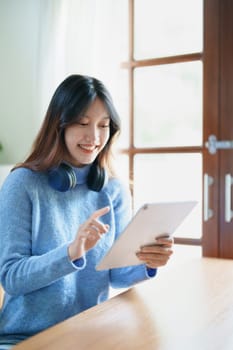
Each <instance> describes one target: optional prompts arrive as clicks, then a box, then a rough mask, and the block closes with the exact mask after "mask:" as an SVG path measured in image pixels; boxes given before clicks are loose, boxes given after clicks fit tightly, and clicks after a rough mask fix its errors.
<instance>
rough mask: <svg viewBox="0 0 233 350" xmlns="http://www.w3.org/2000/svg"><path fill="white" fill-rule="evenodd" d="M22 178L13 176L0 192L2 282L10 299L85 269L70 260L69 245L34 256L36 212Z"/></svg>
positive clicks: (0, 279) (0, 274)
mask: <svg viewBox="0 0 233 350" xmlns="http://www.w3.org/2000/svg"><path fill="white" fill-rule="evenodd" d="M14 173H15V174H14ZM20 174H21V172H19V174H17V171H14V172H13V173H11V174H10V175H9V176H8V178H7V179H6V181H5V183H4V184H3V186H2V188H1V191H0V242H1V254H0V281H1V284H2V286H3V288H4V289H5V290H6V292H7V293H9V294H11V295H19V294H26V293H29V292H32V291H34V290H37V289H40V288H43V287H45V286H47V285H49V284H51V283H53V282H55V281H56V280H58V279H59V278H61V277H63V276H65V275H67V274H69V273H71V272H74V271H77V270H78V269H82V268H84V266H85V265H83V266H81V267H78V266H75V265H74V264H72V262H71V261H70V260H69V257H68V251H67V249H68V243H66V244H63V245H61V246H59V247H57V248H55V249H53V250H51V251H49V252H47V253H45V254H42V255H38V256H35V255H32V242H31V229H32V226H31V225H32V223H31V220H32V210H33V208H32V204H31V200H30V196H29V194H28V190H27V187H26V185H25V183H27V186H28V182H27V181H23V180H21V179H20V176H19V175H20ZM22 174H24V175H25V173H22ZM22 174H21V175H22ZM24 180H25V179H24Z"/></svg>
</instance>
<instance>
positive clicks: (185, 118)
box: [134, 61, 202, 147]
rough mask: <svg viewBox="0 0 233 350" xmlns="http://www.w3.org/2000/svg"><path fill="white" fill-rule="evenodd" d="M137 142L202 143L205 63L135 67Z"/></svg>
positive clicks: (159, 144) (166, 144)
mask: <svg viewBox="0 0 233 350" xmlns="http://www.w3.org/2000/svg"><path fill="white" fill-rule="evenodd" d="M134 107H135V108H134V111H135V135H134V136H135V145H136V146H138V147H169V146H194V145H201V144H202V63H201V62H200V61H197V62H187V63H179V64H169V65H164V66H154V67H145V68H140V69H136V70H135V105H134Z"/></svg>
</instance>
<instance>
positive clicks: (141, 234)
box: [96, 201, 197, 270]
mask: <svg viewBox="0 0 233 350" xmlns="http://www.w3.org/2000/svg"><path fill="white" fill-rule="evenodd" d="M196 204H197V202H194V201H187V202H169V203H168V202H164V203H148V204H144V205H143V206H142V207H141V208H140V209H139V210H138V212H137V213H136V214H135V216H134V217H133V218H132V220H131V221H130V223H129V224H128V226H127V227H126V229H125V230H124V232H123V233H122V234H121V235H120V237H119V238H118V239H117V240H116V242H115V243H114V244H113V246H112V247H111V249H110V250H109V251H108V253H107V254H106V255H105V257H104V258H103V259H102V261H101V262H100V263H99V264H98V265H97V266H96V269H97V270H104V269H111V268H116V267H123V266H131V265H139V264H141V261H140V260H139V259H138V258H137V257H136V255H135V253H136V252H137V251H139V250H140V247H141V246H143V245H148V244H150V243H155V237H159V236H164V235H166V234H167V235H168V234H169V235H172V234H173V233H174V231H175V230H176V229H177V228H178V226H180V224H181V223H182V222H183V221H184V219H185V218H186V217H187V215H188V214H189V213H190V212H191V210H192V209H193V208H194V207H195V205H196Z"/></svg>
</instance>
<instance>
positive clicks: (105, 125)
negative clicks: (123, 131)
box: [100, 123, 110, 129]
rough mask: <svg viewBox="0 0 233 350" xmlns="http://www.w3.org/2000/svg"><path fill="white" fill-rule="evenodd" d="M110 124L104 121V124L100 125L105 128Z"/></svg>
mask: <svg viewBox="0 0 233 350" xmlns="http://www.w3.org/2000/svg"><path fill="white" fill-rule="evenodd" d="M109 126H110V124H109V123H106V124H103V125H100V127H101V128H103V129H105V128H109Z"/></svg>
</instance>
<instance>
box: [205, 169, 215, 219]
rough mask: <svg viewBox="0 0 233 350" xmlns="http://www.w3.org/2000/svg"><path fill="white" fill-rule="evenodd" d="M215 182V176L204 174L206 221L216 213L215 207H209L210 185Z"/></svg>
mask: <svg viewBox="0 0 233 350" xmlns="http://www.w3.org/2000/svg"><path fill="white" fill-rule="evenodd" d="M213 183H214V178H213V177H212V176H210V175H208V174H204V221H208V220H209V219H210V218H212V216H213V215H214V212H213V209H210V207H209V187H210V186H212V185H213Z"/></svg>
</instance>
